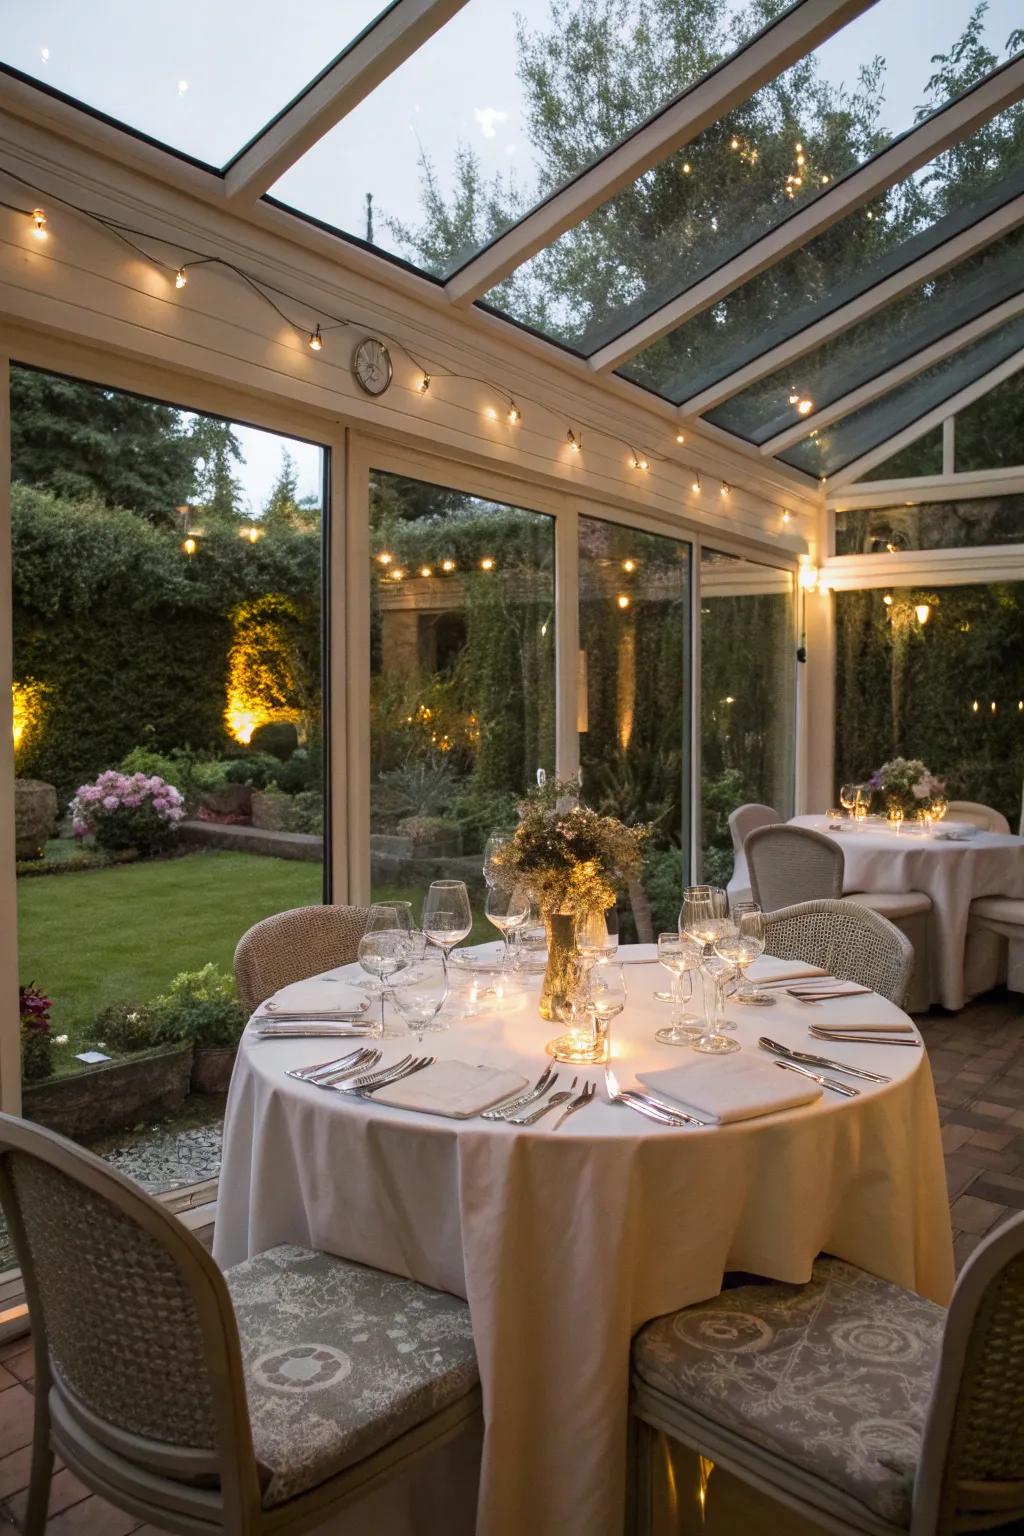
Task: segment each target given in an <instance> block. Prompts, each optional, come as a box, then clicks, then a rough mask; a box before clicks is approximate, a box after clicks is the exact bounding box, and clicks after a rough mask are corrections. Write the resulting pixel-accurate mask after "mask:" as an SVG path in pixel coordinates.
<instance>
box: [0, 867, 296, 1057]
mask: <svg viewBox="0 0 1024 1536" xmlns="http://www.w3.org/2000/svg"><path fill="white" fill-rule="evenodd" d="M322 881H323V871H322V868H321V866H320V865H319V864H313V863H308V864H307V863H303V862H300V861H299V860H293V859H272V858H265V857H262V856H261V855H259V854H252V853H227V852H212V851H211V852H204V853H194V854H187V855H186V856H185V857H184V858H180V859H158V860H153V861H151V862H148V863H142V864H130V865H126V866H124V867H122V868H119V869H101V870H83V871H81V872H79V873H76V874H70V875H46V876H37V877H35V878H29V879H22V880H19V881H18V954H19V972H20V980H21V982H22V984H25V983H28V982H34V983H35V985H36V986H38V987H39V988H41V990H42V991H43V992H44V993H45V994H46V996H47V997H50V998H52V999H53V1002H54V1007H53V1012H52V1015H51V1017H52V1021H53V1029H54V1032H55V1033H56V1034H68V1035H71V1036H72V1038H73V1041H74V1043H75V1044H76V1045H81V1044H84V1043H85V1042H86V1041H94V1040H95V1032H94V1029H93V1021H94V1019H95V1017H96V1014H97V1013H98V1012H99V1010H100V1009H101V1008H103V1007H105V1006H106V1004H107V1003H111V1002H116V1001H119V1000H122V999H123V1000H125V1001H128V1002H133V1003H145V1002H149V1000H150V999H151V998H153V997H155V996H156V995H157V994H158V993H159V992H162V991H163V990H164V989H165V987H166V985H167V983H168V982H169V981H170V980H171V979H172V978H173V977H174V976H176V975H177V974H178V972H179V971H191V970H198V969H199V968H200V967H201V966H203V965H205V964H206V962H207V961H208V960H213V961H214V962H215V963H216V964H217V965H218V966H220V967H221V968H222V969H224V970H227V971H230V969H231V959H232V956H233V954H234V952H235V945H236V944H237V943H238V940H239V939H240V938H241V936H242V934H243V933H244V932H245V930H246V929H247V928H248V927H250V926H251V925H252V924H253V923H255V922H258V921H259V919H260V918H262V917H267V916H269V915H270V913H272V912H281V911H284V910H285V909H286V908H288V907H301V906H308V905H311V904H315V903H317V902H320V901H322V900H323V896H322Z"/></svg>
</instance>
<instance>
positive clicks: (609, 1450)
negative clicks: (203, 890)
mask: <svg viewBox="0 0 1024 1536" xmlns="http://www.w3.org/2000/svg"><path fill="white" fill-rule="evenodd" d="M621 959H622V960H623V962H624V975H625V976H626V978H627V984H628V992H629V999H628V1003H627V1006H626V1008H625V1010H624V1012H623V1013H622V1014H621V1015H620V1016H619V1017H618V1018H617V1019H616V1020H615V1021H614V1026H613V1037H612V1043H611V1051H612V1065H613V1067H614V1070H615V1073H616V1074H617V1077H618V1079H619V1081H620V1083H621V1084H622V1086H624V1087H625V1086H627V1085H632V1084H634V1083H635V1082H636V1076H637V1073H640V1072H646V1071H648V1070H651V1069H656V1068H664V1067H676V1066H679V1065H681V1064H683V1063H684V1062H693V1061H695V1060H699V1061H701V1062H704V1063H717V1064H718V1065H719V1066H721V1067H722V1068H723V1069H725V1070H728V1068H727V1063H728V1062H729V1061H737V1060H738V1059H739V1058H738V1057H737V1056H735V1055H733V1056H730V1057H709V1056H701V1057H696V1056H695V1055H694V1053H693V1052H692V1051H691V1050H690V1049H689V1048H682V1049H681V1048H678V1047H672V1046H668V1045H662V1044H659V1043H658V1042H657V1041H656V1040H655V1038H654V1035H655V1030H656V1029H658V1028H659V1027H661V1026H663V1025H664V1024H666V1022H667V1012H668V1010H667V1008H666V1005H665V1004H664V1003H663V1002H660V1001H658V1000H657V999H656V997H655V995H654V994H655V992H656V991H658V990H660V989H661V988H663V987H664V986H665V985H666V984H667V980H668V978H667V976H666V973H665V972H664V971H663V970H662V969H661V968H660V966H659V965H658V964H657V963H656V960H654V958H653V952H652V946H634V947H624V948H623V950H622V951H621ZM764 964H766V962H764V961H762V962H757V964H756V965H755V967H754V971H753V974H755V975H756V974H757V969H758V967H759V966H763V965H764ZM772 964H773V965H774V966H775V967H776V968H778V967H779V966H780V965H781V964H782V962H779V961H774V962H772ZM355 970H356V968H355V967H350V968H346V969H342V970H339V971H337V972H333V973H330V974H332V975H335V976H337V977H338V978H351V977H352V976H353V974H354V972H355ZM539 980H540V978H539V976H537V975H510V976H508V977H507V978H505V979H504V980H502V979H501V978H498V977H495V978H493V979H492V984H491V985H490V986H488V985H485V984H484V982H483V981H482V979H481V978H480V977H479V976H476V975H474V976H473V978H472V981H471V983H470V987H471V991H470V992H469V993H463V994H462V995H460V996H455V997H453V998H452V999H450V1000H449V1003H448V1005H446V1006H447V1008H448V1009H449V1010H450V1012H451V1014H452V1018H451V1023H450V1027H449V1028H447V1029H446V1030H445V1031H444V1032H438V1033H426V1034H424V1035H423V1036H422V1042H421V1043H420V1042H418V1041H417V1039H415V1038H412V1037H406V1038H405V1039H401V1038H384V1039H382V1040H379V1041H377V1042H376V1044H377V1045H378V1046H379V1047H380V1048H381V1050H382V1052H383V1061H384V1063H385V1064H386V1063H388V1062H390V1061H394V1060H397V1059H398V1058H399V1057H400V1056H403V1055H405V1054H406V1053H407V1051H409V1050H412V1051H414V1052H416V1053H423V1054H426V1053H428V1052H429V1054H430V1055H432V1056H435V1057H437V1058H452V1059H455V1060H459V1061H462V1062H467V1063H471V1064H473V1065H479V1064H486V1065H488V1066H494V1067H500V1068H508V1069H514V1070H516V1071H517V1072H518V1073H520V1074H521V1076H522V1077H523V1078H525V1079H527V1080H528V1081H529V1082H530V1083H531V1084H532V1083H533V1082H534V1081H535V1080H536V1079H537V1078H538V1076H539V1074H540V1073H541V1072H542V1070H543V1069H544V1067H545V1065H547V1064H548V1063H549V1058H548V1057H547V1056H546V1054H545V1049H544V1047H545V1044H546V1042H547V1041H548V1040H549V1039H550V1037H551V1036H552V1035H553V1034H554V1033H556V1032H557V1026H553V1025H552V1024H551V1023H548V1022H546V1021H545V1020H543V1019H542V1018H541V1017H540V1016H539V1012H538V1006H537V1004H538V991H539ZM728 1017H729V1019H730V1021H731V1024H732V1025H733V1026H734V1036H733V1037H734V1038H735V1039H736V1040H738V1041H739V1044H740V1047H741V1050H742V1052H745V1053H749V1054H752V1055H754V1056H758V1057H760V1058H763V1059H764V1060H766V1061H770V1060H771V1058H770V1057H769V1056H768V1055H767V1054H766V1053H765V1052H764V1051H763V1049H762V1048H760V1047H759V1045H758V1038H759V1036H761V1035H767V1036H769V1037H771V1038H772V1039H773V1040H776V1041H778V1042H780V1043H782V1044H784V1045H787V1046H790V1047H795V1048H799V1049H803V1050H809V1051H816V1052H818V1053H819V1054H824V1055H826V1056H828V1057H830V1058H831V1059H833V1060H837V1061H846V1062H848V1063H851V1064H854V1065H856V1066H858V1067H861V1068H867V1069H868V1070H869V1071H874V1072H877V1073H880V1074H884V1075H885V1076H886V1077H887V1078H889V1079H890V1081H888V1082H885V1083H881V1084H875V1083H872V1082H868V1081H865V1080H863V1079H857V1078H854V1077H848V1078H844V1079H843V1081H845V1082H847V1083H848V1084H849V1085H850V1086H855V1087H856V1088H857V1090H858V1092H857V1093H856V1095H855V1096H854V1097H850V1098H847V1097H842V1096H840V1095H838V1094H836V1093H833V1092H831V1091H829V1090H825V1091H824V1092H823V1094H822V1096H821V1097H820V1098H819V1099H818V1100H817V1101H816V1102H813V1103H809V1104H805V1105H803V1106H801V1107H799V1108H793V1109H789V1110H785V1111H783V1112H780V1113H770V1114H764V1115H761V1116H760V1117H758V1118H754V1119H746V1120H742V1121H737V1122H735V1123H728V1124H711V1125H708V1126H706V1127H701V1126H695V1125H686V1126H682V1127H678V1128H677V1127H674V1126H669V1125H663V1124H656V1123H652V1122H651V1121H649V1120H647V1119H645V1118H643V1117H642V1116H641V1115H640V1114H638V1113H634V1112H633V1111H631V1110H630V1109H628V1108H627V1107H625V1106H623V1105H621V1104H616V1103H613V1102H611V1101H610V1099H609V1097H608V1094H607V1092H606V1089H605V1083H604V1076H603V1069H602V1068H600V1067H588V1068H578V1069H575V1068H567V1067H561V1068H560V1069H559V1071H560V1086H561V1087H568V1085H569V1082H570V1080H571V1078H572V1077H573V1076H574V1075H576V1076H578V1078H579V1079H580V1081H581V1082H583V1081H587V1080H590V1081H593V1082H594V1083H595V1084H596V1085H598V1089H599V1091H598V1094H597V1096H596V1097H595V1098H594V1100H593V1101H592V1102H591V1103H590V1104H588V1105H587V1106H586V1107H585V1108H583V1109H581V1110H579V1111H578V1112H576V1113H574V1114H573V1115H572V1116H571V1118H569V1119H567V1120H566V1121H565V1122H564V1124H562V1125H560V1126H559V1127H558V1128H557V1129H555V1128H554V1125H555V1122H556V1121H557V1120H558V1118H559V1116H558V1112H557V1111H556V1112H553V1113H552V1114H550V1115H548V1116H546V1117H545V1118H544V1119H542V1120H540V1121H539V1122H538V1123H537V1124H536V1125H535V1126H532V1127H517V1126H514V1125H511V1124H507V1123H503V1122H494V1121H488V1120H484V1119H482V1118H480V1117H477V1118H474V1119H462V1120H460V1119H449V1118H443V1117H441V1116H439V1115H431V1114H425V1113H421V1112H413V1111H410V1110H407V1109H397V1108H389V1107H386V1106H385V1105H383V1104H380V1103H378V1102H374V1101H373V1099H372V1098H371V1099H363V1098H360V1097H356V1096H353V1095H351V1094H348V1093H340V1092H334V1091H328V1090H324V1089H320V1088H317V1087H315V1086H311V1085H310V1084H309V1083H307V1082H303V1081H298V1080H296V1079H294V1078H292V1077H289V1076H287V1075H286V1072H287V1069H290V1068H298V1067H302V1066H308V1065H311V1064H312V1063H314V1062H318V1061H322V1060H323V1059H324V1058H325V1057H327V1056H337V1055H340V1054H341V1051H342V1050H343V1049H345V1048H346V1046H347V1045H348V1044H351V1042H339V1043H336V1042H335V1041H330V1042H326V1041H325V1040H323V1039H298V1038H288V1039H281V1038H275V1039H268V1038H265V1037H264V1038H260V1037H258V1036H257V1034H256V1032H255V1030H254V1026H253V1024H252V1023H250V1026H249V1029H248V1030H247V1032H246V1034H245V1036H244V1037H243V1040H242V1043H241V1048H240V1051H239V1055H238V1061H237V1065H236V1067H235V1072H234V1077H233V1079H232V1083H231V1090H230V1094H229V1098H228V1105H227V1114H226V1122H225V1126H224V1157H223V1166H222V1170H221V1176H220V1188H219V1195H218V1207H217V1220H216V1231H215V1241H214V1254H215V1256H216V1258H217V1259H218V1261H219V1262H220V1263H222V1264H223V1265H229V1264H233V1263H236V1262H238V1261H240V1260H242V1259H245V1258H247V1257H249V1256H250V1255H252V1254H255V1253H259V1252H261V1251H263V1250H265V1249H267V1248H270V1247H272V1246H274V1245H276V1244H279V1243H298V1244H302V1245H304V1246H307V1247H311V1248H317V1249H323V1250H326V1251H328V1252H331V1253H334V1254H338V1255H341V1256H343V1257H345V1258H348V1259H351V1260H355V1261H357V1262H360V1263H363V1264H367V1265H373V1266H376V1267H377V1268H379V1269H383V1270H387V1271H390V1272H393V1273H395V1274H400V1275H403V1276H407V1277H410V1278H412V1279H415V1280H417V1281H420V1282H421V1283H423V1284H425V1285H428V1286H432V1287H435V1288H437V1289H440V1290H443V1291H448V1292H451V1293H453V1294H455V1295H457V1296H460V1297H462V1298H464V1299H465V1300H467V1301H468V1303H469V1307H470V1312H471V1317H472V1326H473V1336H474V1340H475V1345H476V1352H477V1356H478V1360H479V1368H480V1377H481V1383H482V1391H483V1412H484V1425H485V1428H484V1438H483V1449H482V1459H481V1460H480V1463H479V1494H478V1500H477V1506H476V1531H477V1533H478V1536H524V1533H525V1532H530V1536H620V1533H621V1531H622V1528H623V1519H624V1512H625V1498H626V1447H627V1428H628V1411H629V1409H628V1389H629V1364H630V1342H631V1339H632V1337H633V1335H634V1334H635V1333H636V1331H637V1329H638V1328H640V1327H641V1325H642V1324H644V1323H645V1322H647V1321H648V1320H650V1319H651V1318H653V1317H657V1316H660V1315H662V1314H664V1313H667V1312H672V1311H674V1310H676V1309H677V1308H679V1307H685V1306H688V1305H690V1304H692V1303H694V1302H698V1301H703V1300H706V1299H708V1298H709V1297H713V1296H715V1295H717V1294H718V1293H719V1291H720V1289H721V1286H722V1281H723V1277H724V1275H725V1274H726V1272H727V1271H730V1270H740V1271H747V1272H752V1273H755V1274H759V1275H763V1276H767V1277H770V1278H772V1279H775V1280H782V1281H788V1282H792V1283H795V1284H802V1283H805V1282H806V1281H807V1280H808V1279H809V1278H810V1274H811V1268H812V1265H813V1263H814V1260H815V1258H816V1256H817V1255H818V1254H819V1253H820V1252H822V1251H827V1252H829V1253H832V1254H835V1255H838V1256H839V1257H841V1258H843V1259H845V1260H848V1261H849V1262H850V1263H853V1264H856V1265H860V1266H861V1267H863V1268H864V1269H866V1270H869V1271H871V1272H872V1273H874V1274H877V1275H880V1276H882V1277H884V1278H885V1279H887V1280H890V1281H894V1282H896V1283H898V1284H900V1285H903V1286H906V1287H908V1288H910V1289H912V1290H915V1291H918V1292H920V1293H921V1294H923V1295H925V1296H927V1297H930V1298H931V1299H933V1300H935V1301H938V1302H946V1301H947V1300H948V1298H949V1294H950V1291H951V1288H952V1281H953V1258H952V1243H951V1237H950V1225H949V1208H948V1203H947V1196H946V1183H945V1177H944V1167H943V1160H942V1149H941V1145H940V1138H939V1120H938V1112H937V1107H936V1101H935V1095H934V1089H933V1085H932V1079H931V1073H930V1070H929V1066H928V1059H927V1053H926V1052H925V1050H924V1049H923V1048H922V1047H921V1046H920V1043H919V1040H920V1037H919V1036H917V1034H916V1033H914V1034H913V1035H912V1036H910V1038H911V1039H912V1040H914V1041H915V1042H916V1043H915V1044H914V1045H911V1046H902V1047H895V1046H891V1045H883V1044H881V1043H879V1042H878V1041H871V1042H870V1043H860V1042H857V1043H849V1042H839V1041H831V1040H830V1041H829V1042H828V1044H827V1045H826V1044H823V1043H822V1042H821V1041H819V1040H816V1039H814V1038H812V1037H811V1035H810V1033H809V1025H810V1023H811V1022H812V1021H813V1022H815V1023H818V1022H821V1021H832V1022H838V1023H840V1024H846V1023H853V1024H860V1025H864V1024H868V1023H874V1024H887V1023H893V1022H899V1023H903V1024H906V1023H907V1022H909V1021H907V1018H906V1015H904V1014H903V1013H902V1012H901V1011H900V1010H899V1009H898V1008H896V1007H895V1006H894V1005H893V1004H891V1003H889V1002H887V1001H885V1000H884V999H882V998H880V997H878V996H877V995H875V994H874V993H871V994H867V995H863V994H862V995H859V996H848V997H844V998H840V999H837V1000H834V1001H829V1002H822V1003H812V1004H808V1003H803V1002H799V1001H797V1000H796V999H795V998H793V997H790V996H789V995H788V994H787V993H786V992H784V991H781V990H780V991H779V992H778V1002H777V1004H776V1005H775V1006H773V1007H765V1008H757V1007H742V1006H739V1005H735V1004H729V1005H728ZM325 1047H326V1048H325ZM778 1076H779V1080H780V1081H785V1082H787V1083H788V1084H790V1085H792V1083H800V1082H801V1079H800V1078H798V1077H793V1076H791V1074H790V1073H789V1072H780V1073H779V1074H778ZM409 1081H414V1080H413V1079H410V1080H409ZM375 1528H379V1527H375ZM449 1528H451V1527H449Z"/></svg>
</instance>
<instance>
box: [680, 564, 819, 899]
mask: <svg viewBox="0 0 1024 1536" xmlns="http://www.w3.org/2000/svg"><path fill="white" fill-rule="evenodd" d="M793 602H794V580H793V574H792V572H791V571H784V570H777V569H775V568H774V567H772V566H766V565H757V564H755V563H754V562H753V561H752V560H743V559H740V558H739V557H738V556H736V555H726V554H722V553H721V552H720V551H718V550H713V549H702V550H701V562H700V624H701V651H700V655H701V661H700V699H701V826H702V836H701V848H702V853H703V873H704V878H705V879H706V880H708V881H710V882H711V883H712V884H716V885H724V884H725V883H726V881H727V880H728V878H729V876H730V874H731V873H732V839H731V837H730V835H729V813H730V811H733V810H735V809H736V807H737V806H738V805H743V804H745V803H746V802H747V801H758V802H759V803H761V804H763V805H771V806H773V807H774V808H775V810H777V811H778V813H779V816H780V817H781V818H782V819H783V820H785V819H786V818H787V817H789V816H791V815H792V814H793V773H794V754H795V738H794V732H795V720H796V645H795V640H794V633H795V625H794V622H793Z"/></svg>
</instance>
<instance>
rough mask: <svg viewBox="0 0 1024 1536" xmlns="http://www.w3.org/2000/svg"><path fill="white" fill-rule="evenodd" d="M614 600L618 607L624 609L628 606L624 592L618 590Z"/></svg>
mask: <svg viewBox="0 0 1024 1536" xmlns="http://www.w3.org/2000/svg"><path fill="white" fill-rule="evenodd" d="M615 601H616V602H617V603H618V605H619V607H620V608H623V609H625V608H628V607H629V597H628V596H627V594H626V593H625V592H620V593H619V595H618V597H617V598H616V599H615Z"/></svg>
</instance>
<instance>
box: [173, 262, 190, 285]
mask: <svg viewBox="0 0 1024 1536" xmlns="http://www.w3.org/2000/svg"><path fill="white" fill-rule="evenodd" d="M187 282H188V273H187V272H186V271H185V268H184V267H179V268H178V270H177V272H175V274H174V286H175V288H184V286H185V284H186V283H187Z"/></svg>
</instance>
